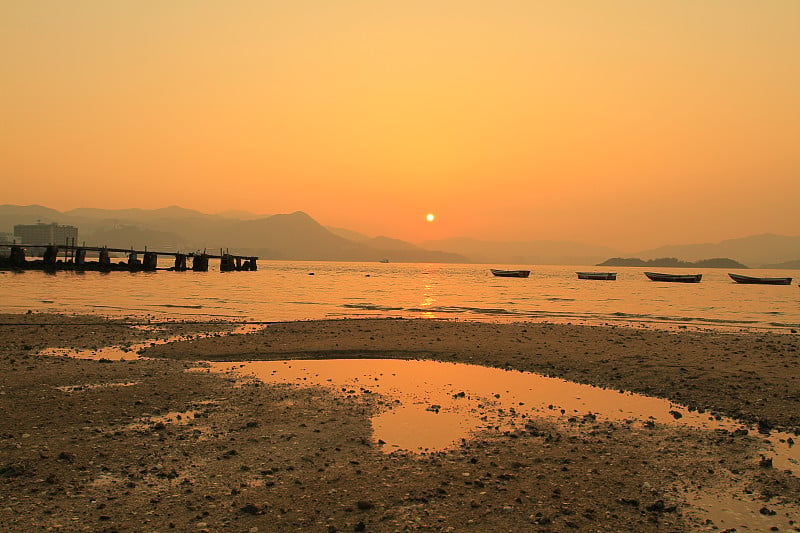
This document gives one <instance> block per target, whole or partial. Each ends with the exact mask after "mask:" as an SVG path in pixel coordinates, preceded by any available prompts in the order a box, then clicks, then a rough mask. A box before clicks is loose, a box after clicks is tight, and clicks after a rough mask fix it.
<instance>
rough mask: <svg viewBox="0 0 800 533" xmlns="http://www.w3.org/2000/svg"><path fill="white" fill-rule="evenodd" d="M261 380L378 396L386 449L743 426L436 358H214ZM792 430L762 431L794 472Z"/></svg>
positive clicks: (221, 368)
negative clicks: (540, 435)
mask: <svg viewBox="0 0 800 533" xmlns="http://www.w3.org/2000/svg"><path fill="white" fill-rule="evenodd" d="M211 368H212V369H213V370H215V371H218V372H228V371H235V372H237V373H240V374H246V375H251V376H254V377H256V378H257V379H259V380H261V381H264V382H266V383H294V384H299V385H303V386H312V385H322V386H327V387H332V388H335V389H336V390H339V391H341V392H344V393H350V394H357V393H361V394H369V393H378V394H381V395H382V397H383V399H384V400H385V401H384V404H385V407H386V408H385V409H384V410H383V411H382V412H381V413H379V414H378V415H376V416H375V417H374V418H373V419H372V427H373V431H374V435H373V438H374V440H375V441H376V442H380V441H383V442H384V443H385V445H384V450H385V451H387V452H391V451H394V450H398V449H400V450H408V451H413V452H420V451H436V450H443V449H446V448H448V447H451V446H453V445H456V444H458V443H460V442H461V440H462V439H468V438H470V436H471V435H472V434H474V433H475V432H478V431H481V430H485V429H493V430H496V431H512V430H514V429H517V428H522V427H524V425H525V423H526V422H527V421H528V420H530V419H541V418H546V419H551V420H555V421H560V422H569V421H570V419H573V420H572V421H573V422H574V421H577V420H581V419H587V418H586V417H588V419H589V420H592V419H594V418H596V419H597V420H598V421H616V422H625V423H630V424H639V425H641V426H645V425H647V424H654V423H655V424H672V425H683V426H688V427H693V428H704V429H709V430H716V429H724V430H726V431H735V430H737V429H740V430H741V429H747V430H748V431H749V432H750V433H751V434H754V435H755V434H757V432H756V431H755V430H754V428H748V427H746V426H744V425H742V424H741V423H739V422H737V421H735V420H732V419H726V418H722V419H716V418H714V417H712V416H710V415H709V414H708V413H700V412H697V411H689V410H688V409H687V408H686V407H684V406H680V405H676V404H673V403H671V402H669V401H667V400H662V399H659V398H651V397H647V396H642V395H639V394H632V393H621V392H619V391H616V390H608V389H601V388H598V387H593V386H589V385H581V384H578V383H573V382H569V381H564V380H562V379H557V378H548V377H544V376H540V375H537V374H532V373H528V372H518V371H507V370H501V369H497V368H487V367H482V366H476V365H466V364H457V363H442V362H436V361H405V360H394V359H373V360H363V359H362V360H355V359H348V360H293V361H252V362H239V363H211ZM791 442H792V441H791V439H790V436H789V435H787V434H781V433H777V432H773V433H772V434H771V435H770V436H769V437H767V436H764V445H765V448H769V449H765V453H768V454H769V455H770V456H771V457H772V458H773V461H774V463H775V467H776V468H780V469H788V470H796V469H797V466H798V462H800V447H794V446H792V445H791V444H789V443H791Z"/></svg>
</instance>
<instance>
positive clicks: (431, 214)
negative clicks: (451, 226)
mask: <svg viewBox="0 0 800 533" xmlns="http://www.w3.org/2000/svg"><path fill="white" fill-rule="evenodd" d="M425 220H427V221H428V222H433V221H434V220H436V217H435V216H434V214H433V213H428V214H427V215H425Z"/></svg>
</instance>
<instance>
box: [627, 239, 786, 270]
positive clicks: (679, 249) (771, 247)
mask: <svg viewBox="0 0 800 533" xmlns="http://www.w3.org/2000/svg"><path fill="white" fill-rule="evenodd" d="M631 255H634V256H636V257H641V258H643V259H656V258H659V257H680V258H681V259H683V260H685V261H697V260H699V259H704V258H707V257H730V258H731V259H735V260H736V261H739V262H740V263H744V264H746V265H748V266H751V267H760V266H763V265H768V264H777V263H784V262H786V261H793V260H796V259H800V237H787V236H783V235H774V234H771V233H765V234H763V235H753V236H750V237H743V238H741V239H730V240H726V241H722V242H719V243H706V244H686V245H675V246H662V247H660V248H654V249H652V250H646V251H644V252H639V253H635V254H631Z"/></svg>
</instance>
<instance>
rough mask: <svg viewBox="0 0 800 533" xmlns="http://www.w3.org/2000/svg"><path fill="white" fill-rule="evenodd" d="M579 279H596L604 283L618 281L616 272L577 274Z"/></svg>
mask: <svg viewBox="0 0 800 533" xmlns="http://www.w3.org/2000/svg"><path fill="white" fill-rule="evenodd" d="M577 274H578V279H594V280H604V281H614V280H616V279H617V273H616V272H577Z"/></svg>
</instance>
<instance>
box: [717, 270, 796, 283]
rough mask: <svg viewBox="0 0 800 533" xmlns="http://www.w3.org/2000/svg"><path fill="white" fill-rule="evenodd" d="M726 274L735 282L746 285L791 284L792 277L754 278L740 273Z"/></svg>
mask: <svg viewBox="0 0 800 533" xmlns="http://www.w3.org/2000/svg"><path fill="white" fill-rule="evenodd" d="M728 275H729V276H730V277H731V279H732V280H733V281H735V282H736V283H744V284H748V285H791V284H792V278H754V277H753V276H743V275H741V274H731V273H730V272H729V273H728Z"/></svg>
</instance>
